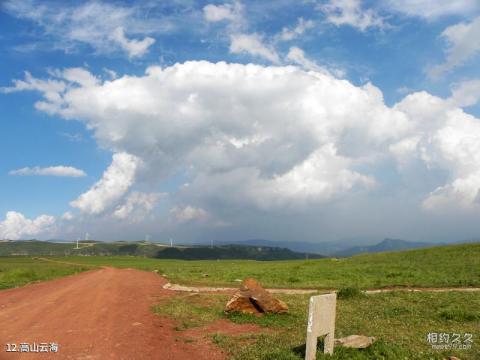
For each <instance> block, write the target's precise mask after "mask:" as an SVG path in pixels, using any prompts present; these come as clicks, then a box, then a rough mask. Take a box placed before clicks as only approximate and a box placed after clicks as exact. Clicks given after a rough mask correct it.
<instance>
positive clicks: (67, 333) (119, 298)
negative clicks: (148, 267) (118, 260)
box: [0, 268, 225, 360]
mask: <svg viewBox="0 0 480 360" xmlns="http://www.w3.org/2000/svg"><path fill="white" fill-rule="evenodd" d="M165 283H166V281H165V280H164V279H162V278H161V277H160V276H158V275H157V274H155V273H149V272H144V271H138V270H131V269H113V268H104V269H100V270H92V271H88V272H84V273H81V274H78V275H73V276H67V277H64V278H61V279H57V280H53V281H47V282H42V283H37V284H32V285H28V286H24V287H21V288H17V289H9V290H3V291H0V346H1V348H0V359H2V360H3V359H83V360H87V359H89V360H90V359H92V360H93V359H101V360H103V359H115V360H117V359H128V360H135V359H149V360H154V359H159V360H163V359H165V360H168V359H182V360H183V359H200V360H201V359H208V360H215V359H224V358H225V354H224V353H222V352H221V351H220V350H219V349H218V348H216V347H215V346H213V345H212V344H211V343H210V341H209V340H208V339H207V338H203V337H199V338H198V339H196V341H195V342H186V341H184V340H183V339H182V338H181V335H180V334H179V333H178V332H177V331H175V330H174V326H175V322H174V320H169V319H165V318H160V317H158V316H156V315H155V314H153V313H152V312H151V310H150V307H151V306H152V305H153V304H155V303H158V301H159V300H161V299H162V298H163V297H168V296H171V295H172V294H173V292H171V291H168V290H164V289H163V288H162V286H163V285H165ZM21 343H28V344H33V343H36V344H37V345H38V344H40V343H48V344H49V349H48V350H49V351H50V343H56V344H58V352H56V353H52V352H48V353H41V352H36V353H25V352H22V353H20V352H6V351H5V350H6V346H7V344H16V345H17V350H19V347H20V344H21ZM12 348H13V345H11V346H10V349H12ZM34 349H35V348H34ZM43 350H45V347H44V348H43Z"/></svg>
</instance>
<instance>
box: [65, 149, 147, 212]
mask: <svg viewBox="0 0 480 360" xmlns="http://www.w3.org/2000/svg"><path fill="white" fill-rule="evenodd" d="M139 165H140V160H139V159H138V158H137V157H136V156H134V155H130V154H127V153H125V152H122V153H116V154H114V155H113V159H112V164H111V165H110V166H109V167H108V169H107V170H105V172H104V173H103V176H102V178H101V179H100V180H99V181H98V182H97V183H96V184H95V185H93V186H92V187H91V188H90V189H89V190H88V191H87V192H85V193H83V194H81V195H80V196H79V197H78V199H76V200H74V201H72V202H71V203H70V205H71V206H73V207H75V208H78V209H80V211H81V212H82V213H86V214H91V215H94V214H100V213H102V212H104V211H105V210H106V209H108V208H109V207H111V206H113V205H114V204H115V203H116V202H117V201H118V200H120V199H121V198H122V197H123V195H124V194H125V193H126V192H127V191H128V190H129V189H130V187H131V186H132V185H133V183H134V180H135V174H136V171H137V168H138V166H139Z"/></svg>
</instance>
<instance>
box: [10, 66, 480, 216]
mask: <svg viewBox="0 0 480 360" xmlns="http://www.w3.org/2000/svg"><path fill="white" fill-rule="evenodd" d="M64 74H65V72H63V73H59V78H57V79H49V80H48V81H45V80H38V79H35V78H33V77H28V78H26V79H25V80H24V81H17V82H16V83H15V84H16V86H17V87H18V88H20V87H21V89H38V90H39V91H41V92H43V93H44V96H45V98H44V100H43V101H41V102H39V104H41V106H39V107H40V108H46V109H49V111H50V112H54V113H57V114H59V115H61V116H63V117H65V118H74V119H78V120H81V121H83V122H84V123H85V124H86V126H88V127H89V128H91V129H93V130H94V134H95V137H96V139H97V141H98V142H99V143H101V144H102V145H103V146H106V147H108V148H110V149H112V151H114V152H118V153H117V154H116V155H114V158H113V162H112V165H111V166H110V167H109V168H108V169H107V170H106V172H105V173H104V175H103V178H102V179H101V180H100V181H99V182H98V183H97V184H95V185H94V186H93V187H92V188H91V189H90V190H89V191H87V192H86V193H85V194H82V195H81V196H80V197H79V198H78V199H77V200H75V201H73V202H72V206H74V207H77V208H79V209H80V210H81V211H82V212H84V213H89V214H98V213H101V212H103V211H105V210H106V209H108V208H111V207H113V206H116V205H118V202H119V200H120V199H121V198H122V197H124V196H125V195H126V194H127V192H128V191H129V189H130V188H131V187H132V185H133V183H134V180H135V174H136V172H137V169H138V166H139V164H140V163H143V164H144V166H143V167H142V169H143V170H142V179H143V180H144V181H148V182H149V183H150V184H159V183H161V182H162V181H165V180H167V179H169V178H171V177H174V176H178V175H179V174H181V175H182V177H183V178H184V179H185V184H184V185H183V186H179V187H178V189H173V190H172V192H173V193H176V196H177V197H178V201H179V204H180V203H183V204H185V203H187V204H189V203H195V204H196V207H198V208H202V209H204V211H206V212H207V211H208V212H209V213H212V212H213V213H214V212H215V207H218V206H220V205H221V204H223V205H228V206H230V207H233V208H236V209H239V208H241V207H245V206H246V207H253V208H257V209H268V210H270V211H277V210H280V209H282V211H283V210H285V209H287V210H288V209H308V208H309V207H310V206H316V205H318V204H324V203H326V202H330V201H334V200H335V199H340V198H343V199H348V198H349V197H351V196H354V194H356V193H359V192H368V191H371V190H372V189H374V188H375V187H376V186H377V185H379V182H380V181H381V180H379V179H377V176H376V175H377V174H378V171H379V170H378V169H379V168H380V167H382V166H383V167H385V166H386V164H390V166H392V167H395V166H396V167H397V171H398V173H399V174H400V175H401V174H402V173H403V172H408V171H409V167H411V166H412V164H416V165H415V166H421V168H422V171H421V172H419V173H418V174H417V175H415V176H417V177H420V176H424V175H422V174H428V173H429V172H431V171H442V174H444V176H443V177H441V178H438V184H437V185H436V186H432V187H431V188H430V189H428V190H427V191H426V192H425V193H422V194H420V197H423V199H424V204H423V206H424V208H425V209H432V208H438V207H440V206H442V204H450V205H451V204H457V205H461V206H464V204H465V202H467V203H468V204H470V205H471V206H472V207H475V206H476V205H475V204H476V202H477V200H476V193H475V191H476V190H478V188H479V187H480V182H479V181H478V179H479V178H480V177H478V176H477V174H478V173H480V167H479V166H478V164H480V159H477V157H478V154H480V149H479V148H478V144H480V126H479V125H478V119H476V118H475V117H473V116H471V115H469V114H467V113H465V112H464V111H463V110H462V109H461V108H458V107H456V105H455V102H454V101H452V100H451V99H447V100H445V99H441V98H438V97H435V96H432V95H430V94H428V93H426V92H418V93H414V94H410V95H408V96H407V97H406V98H405V99H404V100H403V101H401V102H399V103H398V104H396V105H395V106H393V107H388V106H386V105H385V103H384V101H383V97H382V93H381V91H380V90H379V89H378V88H376V87H375V86H373V85H371V84H366V85H364V86H361V87H358V86H354V85H353V84H351V83H349V82H348V81H346V80H339V79H336V78H334V77H333V76H331V75H329V74H328V73H326V72H316V71H303V70H301V69H299V68H297V67H293V66H287V67H275V66H258V65H252V64H250V65H241V64H227V63H224V62H219V63H210V62H206V61H191V62H186V63H183V64H175V65H173V66H169V67H166V68H161V67H158V66H153V67H150V68H148V69H147V71H146V73H145V75H144V76H124V77H120V78H118V79H114V80H111V81H105V82H103V83H102V82H92V81H90V82H83V83H78V82H77V84H76V86H70V85H69V80H68V79H66V77H65V75H64ZM49 83H54V84H56V85H55V89H57V91H56V94H57V96H51V92H52V91H54V90H52V87H48V90H43V89H47V88H45V87H44V86H39V85H38V84H49ZM34 84H36V85H35V86H34ZM62 84H63V85H62ZM15 89H16V88H15V87H14V88H11V90H15ZM400 179H401V176H400ZM417 180H418V181H421V179H417ZM403 185H404V188H405V189H407V190H408V189H409V187H410V184H409V183H408V182H407V183H405V184H403ZM382 186H387V187H388V186H390V184H388V183H387V184H382ZM412 191H413V189H412ZM415 196H416V197H418V196H419V194H416V195H415ZM147 200H148V198H147V197H144V196H140V195H135V196H133V197H132V198H131V199H130V200H129V201H127V202H126V203H125V205H123V206H120V205H118V206H120V207H117V209H116V216H117V217H122V216H124V215H125V214H127V213H128V212H129V209H130V207H131V206H133V205H132V204H133V203H147V204H149V203H150V202H149V201H147ZM191 200H193V201H191ZM418 206H419V207H421V206H422V203H421V201H420V202H419V204H418ZM147 207H148V206H147ZM177 210H178V207H177ZM177 212H178V211H177ZM187 213H188V212H187ZM190 213H191V211H190Z"/></svg>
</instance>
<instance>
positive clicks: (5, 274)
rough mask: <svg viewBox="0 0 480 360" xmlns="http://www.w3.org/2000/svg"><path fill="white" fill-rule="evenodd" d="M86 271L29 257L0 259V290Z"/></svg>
mask: <svg viewBox="0 0 480 360" xmlns="http://www.w3.org/2000/svg"><path fill="white" fill-rule="evenodd" d="M87 269H90V267H88V266H82V265H68V264H61V263H54V262H45V261H40V260H36V259H34V258H29V257H0V289H6V288H12V287H17V286H21V285H25V284H28V283H30V282H34V281H40V280H51V279H55V278H58V277H62V276H66V275H71V274H76V273H78V272H80V271H84V270H87Z"/></svg>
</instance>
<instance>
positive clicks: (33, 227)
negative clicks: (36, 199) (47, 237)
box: [0, 211, 55, 240]
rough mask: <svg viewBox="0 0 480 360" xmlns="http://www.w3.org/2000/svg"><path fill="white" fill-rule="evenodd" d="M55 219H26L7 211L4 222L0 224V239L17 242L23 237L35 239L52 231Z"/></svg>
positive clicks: (39, 217) (51, 217)
mask: <svg viewBox="0 0 480 360" xmlns="http://www.w3.org/2000/svg"><path fill="white" fill-rule="evenodd" d="M54 224H55V217H53V216H49V215H40V216H38V217H37V218H35V219H28V218H26V217H25V216H24V215H23V214H21V213H19V212H16V211H8V212H7V214H6V215H5V220H3V221H1V222H0V238H1V239H7V240H18V239H22V238H25V237H35V236H38V235H42V234H45V233H48V232H49V231H52V230H53V228H54Z"/></svg>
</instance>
